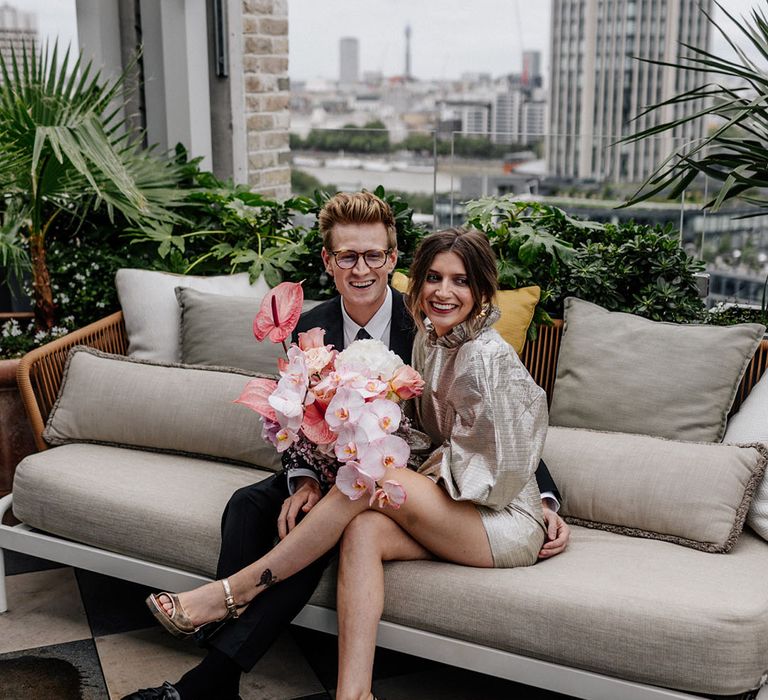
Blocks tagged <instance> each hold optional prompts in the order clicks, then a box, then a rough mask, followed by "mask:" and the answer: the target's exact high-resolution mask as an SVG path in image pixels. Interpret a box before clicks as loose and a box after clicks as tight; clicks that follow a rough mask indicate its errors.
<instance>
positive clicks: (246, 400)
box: [233, 377, 277, 423]
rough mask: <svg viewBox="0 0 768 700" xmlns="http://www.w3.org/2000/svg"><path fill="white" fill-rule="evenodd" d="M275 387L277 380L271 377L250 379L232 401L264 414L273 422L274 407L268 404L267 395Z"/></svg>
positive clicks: (268, 395) (274, 419)
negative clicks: (237, 396)
mask: <svg viewBox="0 0 768 700" xmlns="http://www.w3.org/2000/svg"><path fill="white" fill-rule="evenodd" d="M276 387H277V382H276V381H274V380H272V379H262V378H261V377H259V378H258V379H251V380H250V381H249V382H248V383H247V384H246V385H245V389H243V393H242V394H240V396H239V398H237V399H235V400H234V402H233V403H241V404H243V406H248V408H250V409H251V410H252V411H256V413H258V414H260V415H262V416H264V418H266V419H267V420H269V421H272V422H273V423H274V422H275V421H277V418H276V416H275V409H274V408H272V406H270V404H269V397H270V396H271V395H272V392H273V391H274V390H275V388H276Z"/></svg>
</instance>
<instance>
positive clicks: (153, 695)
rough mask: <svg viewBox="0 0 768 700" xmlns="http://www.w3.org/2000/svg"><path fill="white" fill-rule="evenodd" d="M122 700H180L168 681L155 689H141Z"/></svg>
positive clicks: (179, 696) (177, 692)
mask: <svg viewBox="0 0 768 700" xmlns="http://www.w3.org/2000/svg"><path fill="white" fill-rule="evenodd" d="M122 700H181V695H179V691H178V690H176V688H174V687H173V686H172V685H171V684H170V683H169V682H168V681H165V683H163V684H162V685H161V686H158V687H157V688H142V689H141V690H137V691H136V692H135V693H131V694H130V695H126V696H124V697H123V698H122Z"/></svg>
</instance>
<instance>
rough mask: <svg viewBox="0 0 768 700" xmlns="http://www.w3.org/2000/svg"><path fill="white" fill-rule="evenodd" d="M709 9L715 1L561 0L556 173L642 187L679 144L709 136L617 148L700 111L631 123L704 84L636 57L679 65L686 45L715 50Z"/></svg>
mask: <svg viewBox="0 0 768 700" xmlns="http://www.w3.org/2000/svg"><path fill="white" fill-rule="evenodd" d="M700 5H701V9H700V7H699V6H700ZM702 9H703V10H705V11H706V12H711V10H712V0H553V3H552V33H551V42H552V43H551V47H550V48H551V54H550V59H551V60H550V77H551V79H550V116H549V133H550V137H549V139H548V143H547V164H548V169H549V172H550V174H552V175H556V176H561V177H572V178H579V179H597V180H608V181H613V182H638V181H641V180H643V179H644V178H645V177H647V176H648V175H649V174H650V173H651V172H652V171H653V170H654V168H655V167H656V166H657V165H658V164H659V163H660V162H661V160H662V159H663V158H665V157H666V156H667V155H669V154H670V153H671V152H672V149H673V147H674V144H675V143H676V142H677V139H685V140H690V139H693V138H697V137H700V136H701V135H702V133H701V126H700V125H690V124H688V125H685V126H684V127H681V128H679V129H678V130H677V131H676V132H675V133H674V135H673V134H665V135H663V136H660V137H658V138H657V139H655V140H649V139H646V140H644V141H642V142H641V143H638V144H632V145H628V144H620V145H618V146H612V144H614V143H615V142H616V141H617V140H618V139H619V138H620V137H621V136H624V135H627V134H630V133H634V132H636V131H639V130H641V129H644V128H647V127H649V126H651V125H653V124H654V123H660V122H662V121H663V122H666V121H669V120H671V119H674V118H676V117H680V116H684V115H685V114H686V113H691V111H693V110H695V109H697V106H696V105H691V104H686V105H670V106H668V107H665V108H664V109H662V110H656V111H654V112H653V113H652V114H650V115H648V116H646V117H643V118H641V119H638V120H636V121H633V122H631V123H630V120H631V119H632V118H633V117H635V116H637V115H639V114H640V113H641V112H642V111H643V110H644V109H645V108H646V107H648V106H650V105H653V104H657V103H660V102H662V101H664V100H668V99H670V98H671V97H673V96H674V95H677V94H680V93H682V92H684V91H686V90H689V89H690V88H692V87H694V85H695V84H696V81H697V80H699V78H698V77H697V76H695V75H694V74H693V73H692V72H690V71H683V70H679V69H677V68H676V67H675V66H659V65H654V64H651V63H644V62H642V61H639V60H637V58H635V57H642V58H647V59H651V60H656V61H666V62H669V63H672V64H680V63H681V62H682V56H684V55H685V53H686V49H685V48H684V47H683V46H682V44H683V43H687V44H691V45H694V46H699V47H702V48H707V47H708V45H709V39H710V24H709V22H707V20H706V17H705V16H704V12H702ZM673 139H674V140H673Z"/></svg>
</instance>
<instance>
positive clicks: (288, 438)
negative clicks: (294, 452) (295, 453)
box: [275, 428, 298, 452]
mask: <svg viewBox="0 0 768 700" xmlns="http://www.w3.org/2000/svg"><path fill="white" fill-rule="evenodd" d="M297 438H298V435H296V433H295V431H293V430H291V429H290V428H282V429H281V430H278V431H277V434H276V435H275V447H276V448H277V451H278V452H285V451H286V450H287V449H288V448H289V447H290V446H291V445H293V443H294V442H296V439H297Z"/></svg>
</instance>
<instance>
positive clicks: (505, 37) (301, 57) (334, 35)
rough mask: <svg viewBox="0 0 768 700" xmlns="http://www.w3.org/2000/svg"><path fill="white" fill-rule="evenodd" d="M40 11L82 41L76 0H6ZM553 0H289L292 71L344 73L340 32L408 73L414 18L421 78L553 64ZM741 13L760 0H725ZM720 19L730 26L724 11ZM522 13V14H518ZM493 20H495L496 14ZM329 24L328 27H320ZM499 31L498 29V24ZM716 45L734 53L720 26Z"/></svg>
mask: <svg viewBox="0 0 768 700" xmlns="http://www.w3.org/2000/svg"><path fill="white" fill-rule="evenodd" d="M4 1H5V2H7V3H8V4H10V5H12V6H14V7H16V8H18V9H20V10H24V11H29V12H35V13H37V16H38V27H39V30H40V36H41V39H42V40H43V41H45V40H46V39H50V40H53V39H55V38H56V37H58V38H59V43H60V44H61V45H64V46H67V45H68V44H70V43H71V44H73V45H74V46H77V23H76V19H75V0H4ZM551 2H552V0H544V1H543V2H539V3H525V2H523V1H522V0H512V1H511V2H510V0H476V2H475V3H473V4H472V5H471V6H470V5H468V4H467V3H464V2H461V3H459V2H457V0H422V1H421V2H419V3H414V2H411V1H410V0H389V2H387V3H386V4H383V3H380V2H373V0H324V2H322V3H317V2H316V0H288V14H289V38H290V52H289V74H290V77H291V78H292V79H293V80H307V79H310V78H316V77H323V78H326V79H330V80H335V79H337V78H338V75H339V63H338V61H339V39H340V38H341V37H343V36H350V37H355V38H357V39H358V40H359V41H360V71H361V73H363V72H365V71H379V70H380V71H381V72H382V73H383V74H384V75H387V76H392V75H402V74H403V72H404V70H405V26H406V24H410V25H411V30H412V35H411V47H412V48H411V53H412V73H413V75H414V76H415V77H416V78H421V79H429V78H458V77H459V76H460V75H461V74H462V73H464V72H488V73H491V74H492V75H493V76H498V75H504V74H506V73H511V72H519V71H520V69H521V65H522V52H523V51H524V50H538V51H541V53H542V73H543V75H545V76H547V75H548V71H549V32H550V7H551ZM722 4H723V5H724V7H726V9H727V10H728V11H729V12H731V13H733V14H735V15H736V16H741V15H745V14H747V13H748V12H749V11H750V10H751V8H753V7H758V6H759V4H760V3H759V2H758V0H723V1H722ZM713 14H714V18H715V20H716V21H717V22H718V23H721V24H722V25H723V26H725V27H727V23H726V20H725V18H724V17H723V15H722V13H721V11H720V10H719V9H718V8H717V7H715V9H714V13H713ZM518 18H519V19H518ZM491 20H493V21H491ZM318 27H322V31H318ZM491 30H492V31H491ZM712 48H713V52H714V53H716V54H718V55H720V54H726V53H728V54H729V55H730V53H729V49H728V46H727V44H726V43H725V41H724V40H723V39H722V37H721V36H719V34H718V33H717V32H714V33H713V46H712Z"/></svg>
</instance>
